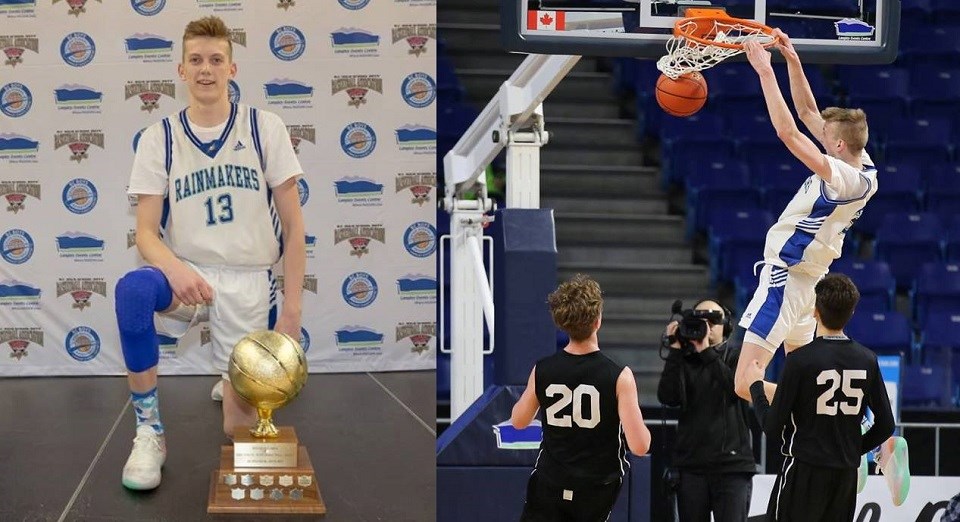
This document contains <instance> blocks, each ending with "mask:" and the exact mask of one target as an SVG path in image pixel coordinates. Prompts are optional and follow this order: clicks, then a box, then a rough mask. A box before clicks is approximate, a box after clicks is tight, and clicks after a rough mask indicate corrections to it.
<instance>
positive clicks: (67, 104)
mask: <svg viewBox="0 0 960 522" xmlns="http://www.w3.org/2000/svg"><path fill="white" fill-rule="evenodd" d="M53 96H54V99H55V100H56V103H57V110H62V111H70V112H71V113H73V114H100V109H101V105H102V104H103V93H102V92H100V91H98V90H96V89H94V88H93V87H87V86H86V85H79V84H70V83H68V84H65V85H61V86H60V87H57V88H56V89H54V90H53Z"/></svg>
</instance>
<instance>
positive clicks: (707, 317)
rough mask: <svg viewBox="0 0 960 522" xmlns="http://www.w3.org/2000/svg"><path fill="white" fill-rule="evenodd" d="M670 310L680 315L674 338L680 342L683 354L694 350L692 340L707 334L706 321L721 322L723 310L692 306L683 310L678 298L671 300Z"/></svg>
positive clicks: (681, 302)
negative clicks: (699, 308) (698, 308)
mask: <svg viewBox="0 0 960 522" xmlns="http://www.w3.org/2000/svg"><path fill="white" fill-rule="evenodd" d="M671 311H672V312H673V315H679V316H680V321H679V324H678V325H677V333H676V340H677V341H678V342H679V343H680V350H681V351H682V352H683V353H684V354H687V353H692V352H693V351H694V347H693V342H692V341H700V340H703V339H704V338H705V337H706V336H707V322H709V323H710V324H721V323H723V312H721V311H719V310H694V309H692V308H687V309H686V310H684V309H683V301H680V300H677V301H674V302H673V307H672V309H671ZM670 342H673V340H670Z"/></svg>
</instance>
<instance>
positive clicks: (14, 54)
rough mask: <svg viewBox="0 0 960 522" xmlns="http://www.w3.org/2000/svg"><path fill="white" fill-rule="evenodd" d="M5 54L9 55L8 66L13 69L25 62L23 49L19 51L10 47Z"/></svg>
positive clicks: (5, 50)
mask: <svg viewBox="0 0 960 522" xmlns="http://www.w3.org/2000/svg"><path fill="white" fill-rule="evenodd" d="M3 54H5V55H7V61H6V64H7V65H9V66H11V67H16V66H17V64H18V63H22V62H23V58H21V56H23V49H17V48H16V47H8V48H6V49H4V50H3Z"/></svg>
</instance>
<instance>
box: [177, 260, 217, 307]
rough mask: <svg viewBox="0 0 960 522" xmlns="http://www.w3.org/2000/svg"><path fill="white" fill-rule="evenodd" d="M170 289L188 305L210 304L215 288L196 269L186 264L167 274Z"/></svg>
mask: <svg viewBox="0 0 960 522" xmlns="http://www.w3.org/2000/svg"><path fill="white" fill-rule="evenodd" d="M167 279H168V280H169V281H170V288H171V289H172V290H173V295H175V296H176V297H177V299H178V300H179V301H180V302H181V303H183V304H185V305H187V306H193V305H198V304H209V303H212V302H213V287H211V286H210V284H209V283H207V281H206V280H205V279H204V278H203V277H202V276H201V275H200V274H198V273H197V272H196V271H195V270H194V269H192V268H190V267H189V266H187V265H186V264H183V263H180V265H179V266H177V267H174V268H172V269H171V270H170V271H169V273H168V274H167Z"/></svg>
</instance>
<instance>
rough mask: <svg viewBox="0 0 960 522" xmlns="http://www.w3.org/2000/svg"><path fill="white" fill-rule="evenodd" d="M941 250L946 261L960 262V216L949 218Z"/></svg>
mask: <svg viewBox="0 0 960 522" xmlns="http://www.w3.org/2000/svg"><path fill="white" fill-rule="evenodd" d="M943 250H944V252H943V253H944V256H945V257H946V260H947V262H950V263H960V216H953V219H951V220H950V223H949V226H948V227H947V234H946V240H945V241H944V249H943Z"/></svg>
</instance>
